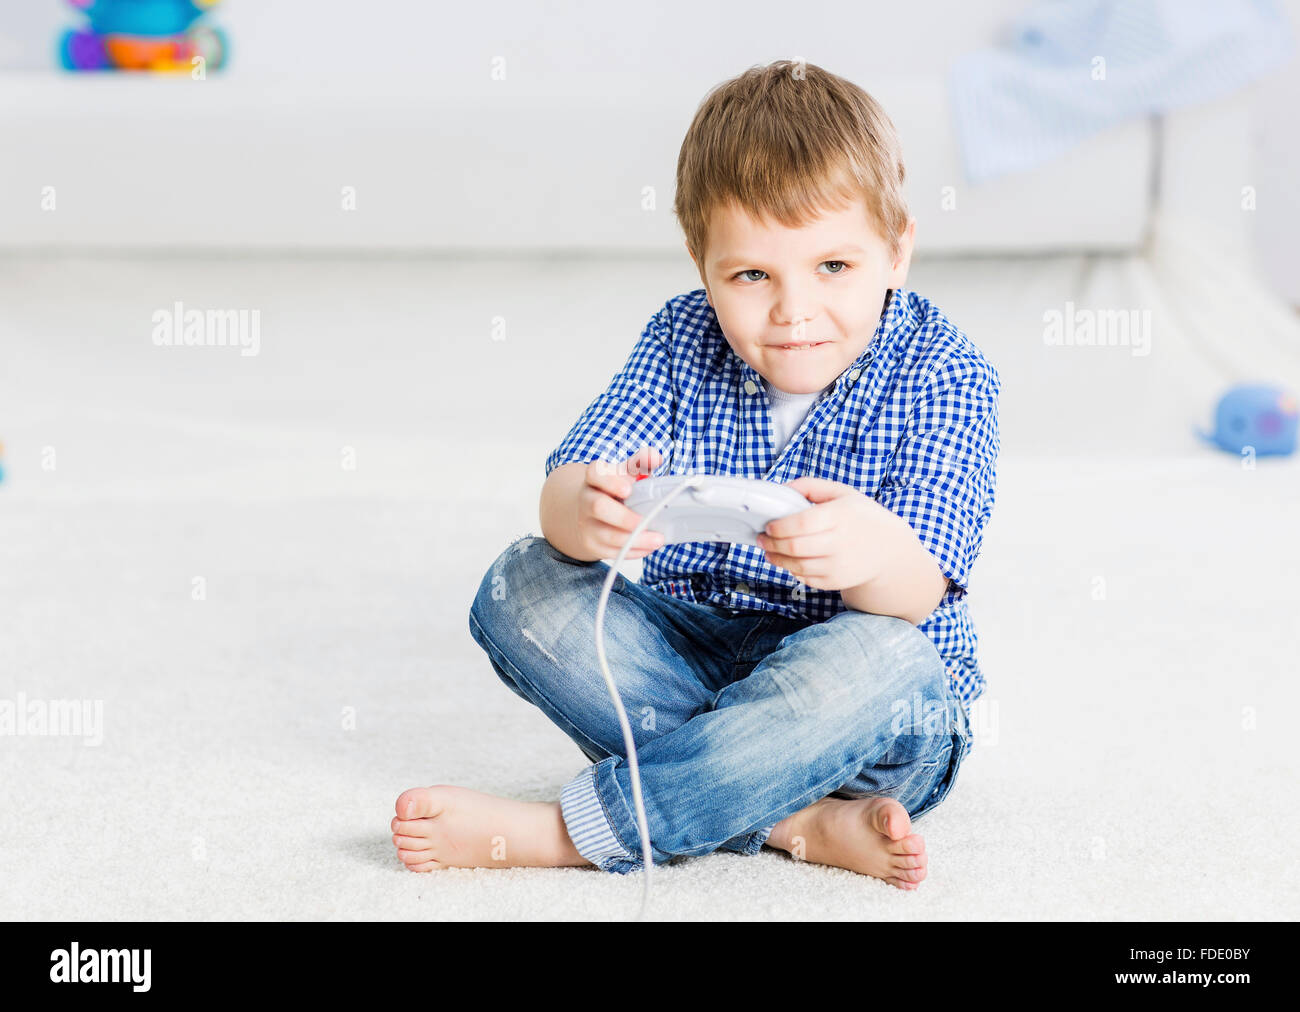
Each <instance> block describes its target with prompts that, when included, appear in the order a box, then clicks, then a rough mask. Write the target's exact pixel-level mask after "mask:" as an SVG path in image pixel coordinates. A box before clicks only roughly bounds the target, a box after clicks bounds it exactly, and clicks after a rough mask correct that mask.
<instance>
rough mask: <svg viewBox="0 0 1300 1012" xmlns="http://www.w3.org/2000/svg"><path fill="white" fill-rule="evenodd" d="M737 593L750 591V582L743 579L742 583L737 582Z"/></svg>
mask: <svg viewBox="0 0 1300 1012" xmlns="http://www.w3.org/2000/svg"><path fill="white" fill-rule="evenodd" d="M736 593H737V594H748V593H749V584H747V583H744V582H743V581H742V582H741V583H738V584H736Z"/></svg>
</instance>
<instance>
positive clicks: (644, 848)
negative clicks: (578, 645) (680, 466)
mask: <svg viewBox="0 0 1300 1012" xmlns="http://www.w3.org/2000/svg"><path fill="white" fill-rule="evenodd" d="M642 477H648V475H643V476H642ZM637 480H638V481H639V480H640V479H637ZM703 484H704V475H697V476H695V477H694V478H689V479H687V480H686V481H685V482H683V483H682V484H681V485H679V486H678V487H677V488H675V489H673V490H672V491H671V492H670V493H669V494H668V495H667V496H665V497H664V498H663V499H662V500H660V501H659V502H658V503H656V504H655V507H654V509H652V510H651V511H650V512H649V513H647V514H646V515H645V516H644V517H642V518H641V522H640V523H639V524H637V525H636V527H635V528H634V529H633V530H632V533H631V534H629V535H628V536H627V540H626V541H625V542H624V543H623V547H622V548H621V549H619V553H618V555H617V557H616V558H615V559H614V561H613V563H612V564H611V565H610V567H609V572H608V573H607V574H606V575H605V585H604V587H602V588H601V591H600V604H599V605H597V606H596V656H597V657H598V658H599V659H600V670H601V672H602V673H603V674H604V676H605V686H606V688H608V689H609V696H610V699H612V700H613V701H614V709H615V711H616V712H617V713H618V722H619V725H620V726H621V727H622V729H623V746H624V748H625V749H626V750H627V762H628V768H629V770H630V771H631V777H632V802H633V804H634V805H635V806H636V825H637V831H638V832H639V833H640V835H641V862H642V865H643V866H644V867H643V870H642V873H641V875H642V878H641V908H640V909H639V910H638V911H637V914H636V918H635V919H636V920H638V921H639V920H641V919H642V918H644V917H645V912H646V906H647V904H648V903H649V901H650V869H651V868H653V867H654V860H653V859H652V858H651V856H650V830H649V828H648V827H647V826H646V817H645V802H644V801H643V800H642V798H641V771H640V768H639V767H638V766H637V761H636V742H635V741H633V740H632V728H631V727H630V726H629V725H628V722H627V711H626V710H624V709H623V699H622V697H620V696H619V694H618V687H617V686H616V685H615V684H614V677H613V676H612V675H611V674H610V673H609V662H608V661H607V660H606V659H605V606H606V604H607V603H608V602H609V594H610V591H611V590H612V589H613V586H614V581H615V580H616V579H618V576H619V572H618V567H619V565H620V563H622V561H623V559H624V558H625V557H626V556H627V553H628V550H629V549H630V548H631V547H632V543H633V542H634V541H636V539H637V536H638V535H640V533H641V532H642V531H643V530H645V528H646V526H647V525H648V524H649V523H650V521H651V520H653V519H654V518H655V515H656V514H657V513H658V512H659V511H660V510H662V509H663V508H664V507H666V506H667V505H668V504H669V503H670V502H672V501H673V500H674V499H676V498H677V496H679V495H681V493H682V492H684V491H686V489H688V488H691V489H695V488H699V487H701V486H702V485H703ZM665 543H666V542H665ZM661 547H662V546H661ZM656 551H657V549H656Z"/></svg>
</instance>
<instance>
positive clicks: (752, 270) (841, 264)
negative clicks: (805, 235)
mask: <svg viewBox="0 0 1300 1012" xmlns="http://www.w3.org/2000/svg"><path fill="white" fill-rule="evenodd" d="M825 264H837V265H839V268H840V269H839V270H837V271H831V272H830V273H831V274H843V273H844V271H845V270H846V269H847V268H848V266H849V264H848V263H846V262H845V261H843V260H823V261H822V265H823V266H824V265H825ZM766 273H767V272H766V271H760V270H759V269H758V268H757V267H752V268H750V269H749V270H746V271H740V272H739V273H738V274H735V275H733V277H732V280H733V281H734V280H735V279H736V278H740V279H742V280H744V281H761V280H762V279H761V278H751V277H748V275H750V274H766Z"/></svg>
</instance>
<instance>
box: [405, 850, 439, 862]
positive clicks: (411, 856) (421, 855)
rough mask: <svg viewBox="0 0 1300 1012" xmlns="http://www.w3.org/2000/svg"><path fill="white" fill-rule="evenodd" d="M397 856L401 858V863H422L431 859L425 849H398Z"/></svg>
mask: <svg viewBox="0 0 1300 1012" xmlns="http://www.w3.org/2000/svg"><path fill="white" fill-rule="evenodd" d="M397 856H398V857H399V858H401V859H402V863H403V864H408V865H409V864H424V863H425V862H427V861H429V860H431V858H430V857H429V852H428V851H427V850H399V851H398V852H397Z"/></svg>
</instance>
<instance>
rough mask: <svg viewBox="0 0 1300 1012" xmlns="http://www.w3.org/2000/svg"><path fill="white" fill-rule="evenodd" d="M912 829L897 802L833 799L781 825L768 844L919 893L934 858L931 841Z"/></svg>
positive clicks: (797, 814)
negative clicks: (928, 848) (927, 850)
mask: <svg viewBox="0 0 1300 1012" xmlns="http://www.w3.org/2000/svg"><path fill="white" fill-rule="evenodd" d="M911 828H912V820H911V818H910V817H909V816H908V814H907V809H906V808H904V807H903V806H902V805H900V804H899V803H898V802H897V801H895V800H894V799H893V798H854V799H849V798H832V797H829V796H828V797H825V798H822V799H821V800H820V801H815V802H813V803H812V804H811V805H809V806H808V807H807V808H804V809H801V810H800V811H797V812H795V813H794V814H793V815H791V816H788V817H787V818H784V819H782V820H781V821H780V822H779V823H777V825H776V827H775V828H774V829H773V830H772V833H771V835H770V836H768V838H767V845H768V846H771V847H776V848H778V849H779V850H784V851H789V852H790V853H791V854H793V855H794V856H795V857H796V858H800V859H802V860H804V861H812V862H814V863H816V864H829V865H834V866H835V867H836V868H847V869H848V870H849V871H856V872H858V873H859V874H862V875H871V876H873V877H875V878H880V879H884V880H885V881H886V882H888V883H889V884H890V885H894V886H897V887H898V888H900V889H915V888H917V886H919V885H920V883H921V880H922V879H923V878H925V866H926V862H927V860H928V859H927V857H926V854H925V840H924V839H923V838H922V837H921V836H919V835H918V834H916V833H909V830H911Z"/></svg>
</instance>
